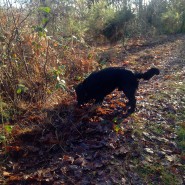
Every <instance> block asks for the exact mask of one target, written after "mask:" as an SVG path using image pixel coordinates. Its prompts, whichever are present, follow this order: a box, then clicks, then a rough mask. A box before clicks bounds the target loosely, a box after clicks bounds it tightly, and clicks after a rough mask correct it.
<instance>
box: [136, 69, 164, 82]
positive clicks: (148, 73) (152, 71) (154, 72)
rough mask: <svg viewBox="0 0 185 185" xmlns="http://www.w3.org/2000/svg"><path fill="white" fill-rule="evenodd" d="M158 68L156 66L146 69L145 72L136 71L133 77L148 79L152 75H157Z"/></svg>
mask: <svg viewBox="0 0 185 185" xmlns="http://www.w3.org/2000/svg"><path fill="white" fill-rule="evenodd" d="M159 73H160V72H159V69H157V68H151V69H149V70H148V71H146V72H145V73H136V74H135V77H136V78H137V79H141V78H143V79H144V80H150V78H152V77H153V76H154V75H159Z"/></svg>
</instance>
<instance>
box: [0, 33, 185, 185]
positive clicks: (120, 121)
mask: <svg viewBox="0 0 185 185" xmlns="http://www.w3.org/2000/svg"><path fill="white" fill-rule="evenodd" d="M184 48H185V35H176V36H169V37H165V38H161V39H158V40H155V41H154V40H153V41H152V40H151V41H148V42H147V43H146V42H143V43H142V42H139V41H138V43H137V44H135V45H132V46H126V47H121V46H119V45H116V46H114V47H111V48H110V47H109V48H108V47H107V48H106V47H101V48H98V49H97V52H102V56H108V60H107V61H106V63H108V65H116V66H124V67H126V68H128V69H133V70H135V71H146V70H147V69H148V68H150V67H152V66H155V67H158V68H159V69H160V71H161V73H160V75H158V76H155V77H153V78H152V79H151V80H150V81H149V82H146V81H141V82H140V86H139V89H138V92H137V95H136V98H137V109H136V112H135V113H133V114H132V115H130V116H126V107H125V99H124V98H121V96H122V94H121V93H120V92H118V91H114V92H113V93H112V94H111V95H109V96H107V97H106V99H105V100H104V102H103V105H102V106H99V107H92V106H90V105H89V106H86V107H84V108H83V109H79V108H76V107H75V104H74V102H72V101H71V100H69V102H68V103H66V104H61V105H58V106H57V107H56V108H55V109H54V110H48V111H47V116H48V117H47V119H48V120H49V121H48V120H46V123H45V124H43V123H42V124H39V123H40V121H38V120H39V119H41V118H40V117H39V116H38V117H37V116H32V118H30V119H32V121H33V120H35V121H36V122H38V124H39V125H38V126H37V127H35V128H34V129H27V130H26V131H25V132H24V133H21V134H19V135H18V134H16V133H14V137H13V139H12V142H11V143H9V145H7V146H6V151H8V152H7V153H6V155H5V154H4V153H3V151H4V150H0V152H1V153H0V156H1V157H2V156H3V157H4V160H3V166H2V167H1V172H2V175H1V176H2V178H1V179H2V180H0V184H3V183H4V184H34V185H36V184H44V185H45V184H54V185H57V184H60V185H61V184H64V185H73V184H76V185H77V184H79V185H91V184H92V185H114V184H115V185H116V184H120V185H129V184H133V185H144V184H156V185H181V184H185V96H184V94H185V83H184V82H185V49H184ZM55 113H56V114H55ZM51 115H52V116H51ZM14 132H15V131H14Z"/></svg>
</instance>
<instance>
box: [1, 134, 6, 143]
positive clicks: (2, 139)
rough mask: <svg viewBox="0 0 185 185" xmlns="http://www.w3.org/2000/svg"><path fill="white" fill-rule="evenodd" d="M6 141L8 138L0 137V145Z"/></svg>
mask: <svg viewBox="0 0 185 185" xmlns="http://www.w3.org/2000/svg"><path fill="white" fill-rule="evenodd" d="M5 140H6V137H5V136H4V135H0V143H2V142H3V141H5Z"/></svg>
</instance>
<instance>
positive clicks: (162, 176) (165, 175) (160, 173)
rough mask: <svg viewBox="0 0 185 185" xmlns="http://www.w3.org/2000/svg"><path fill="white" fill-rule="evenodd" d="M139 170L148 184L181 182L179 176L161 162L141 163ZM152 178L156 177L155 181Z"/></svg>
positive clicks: (173, 184) (172, 184)
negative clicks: (160, 163)
mask: <svg viewBox="0 0 185 185" xmlns="http://www.w3.org/2000/svg"><path fill="white" fill-rule="evenodd" d="M138 172H139V174H140V175H141V176H142V178H143V179H144V180H145V182H147V183H148V184H156V183H159V184H160V183H162V184H168V185H175V184H179V181H178V179H177V177H176V176H175V175H174V174H173V173H172V172H170V170H169V169H166V168H165V167H164V166H162V165H159V164H153V165H152V164H151V165H147V164H146V165H140V166H139V167H138ZM152 178H153V180H154V179H155V182H154V181H153V180H152Z"/></svg>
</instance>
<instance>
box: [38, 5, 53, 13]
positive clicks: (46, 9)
mask: <svg viewBox="0 0 185 185" xmlns="http://www.w3.org/2000/svg"><path fill="white" fill-rule="evenodd" d="M39 10H40V11H42V12H45V13H50V12H51V8H50V7H48V6H45V7H44V6H43V7H39Z"/></svg>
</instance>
